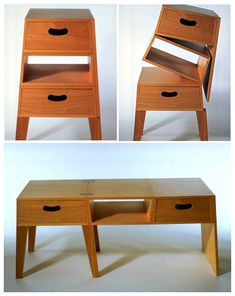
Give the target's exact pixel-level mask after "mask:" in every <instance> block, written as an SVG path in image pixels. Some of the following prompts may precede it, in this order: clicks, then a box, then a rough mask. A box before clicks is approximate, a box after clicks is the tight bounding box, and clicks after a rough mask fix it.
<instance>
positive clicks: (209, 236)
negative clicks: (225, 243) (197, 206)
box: [201, 223, 219, 275]
mask: <svg viewBox="0 0 235 296" xmlns="http://www.w3.org/2000/svg"><path fill="white" fill-rule="evenodd" d="M201 231H202V251H203V252H204V253H205V254H206V256H207V259H208V261H209V263H210V265H211V267H212V269H213V271H214V272H215V274H216V275H219V258H218V242H217V229H216V223H202V224H201Z"/></svg>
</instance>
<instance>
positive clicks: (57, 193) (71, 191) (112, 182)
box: [18, 178, 214, 199]
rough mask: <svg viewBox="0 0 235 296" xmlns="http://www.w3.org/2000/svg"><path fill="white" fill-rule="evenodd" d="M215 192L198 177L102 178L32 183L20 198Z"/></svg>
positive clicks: (130, 196)
mask: <svg viewBox="0 0 235 296" xmlns="http://www.w3.org/2000/svg"><path fill="white" fill-rule="evenodd" d="M211 196H214V194H213V192H212V191H211V190H210V189H209V188H208V187H207V186H206V185H205V183H204V182H203V181H202V180H201V179H199V178H171V179H100V180H37V181H30V182H29V183H28V184H27V185H26V186H25V188H24V189H23V191H22V192H21V194H20V195H19V197H18V198H20V199H42V198H52V199H54V198H55V199H56V198H58V199H60V198H65V199H66V198H68V199H69V198H70V199H73V198H78V199H83V198H88V199H109V198H112V199H122V198H130V199H133V198H152V197H158V198H161V197H162V198H164V197H211Z"/></svg>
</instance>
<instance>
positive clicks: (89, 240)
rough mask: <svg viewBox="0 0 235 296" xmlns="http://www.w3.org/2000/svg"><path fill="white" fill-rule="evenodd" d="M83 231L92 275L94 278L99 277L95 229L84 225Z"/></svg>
mask: <svg viewBox="0 0 235 296" xmlns="http://www.w3.org/2000/svg"><path fill="white" fill-rule="evenodd" d="M82 230H83V235H84V239H85V243H86V249H87V254H88V257H89V261H90V266H91V272H92V275H93V277H99V276H100V275H99V269H98V263H97V256H96V238H95V230H94V227H93V226H92V225H83V226H82Z"/></svg>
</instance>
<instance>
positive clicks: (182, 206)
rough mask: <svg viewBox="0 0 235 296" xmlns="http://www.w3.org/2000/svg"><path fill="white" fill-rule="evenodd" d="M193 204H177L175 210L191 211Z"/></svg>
mask: <svg viewBox="0 0 235 296" xmlns="http://www.w3.org/2000/svg"><path fill="white" fill-rule="evenodd" d="M192 206H193V205H192V204H191V203H188V204H176V205H175V208H176V210H189V209H191V208H192Z"/></svg>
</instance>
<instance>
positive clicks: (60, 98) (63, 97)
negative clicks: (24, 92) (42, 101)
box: [48, 95, 67, 102]
mask: <svg viewBox="0 0 235 296" xmlns="http://www.w3.org/2000/svg"><path fill="white" fill-rule="evenodd" d="M66 99H67V96H66V95H61V96H55V95H49V96H48V100H49V101H54V102H61V101H65V100H66Z"/></svg>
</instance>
